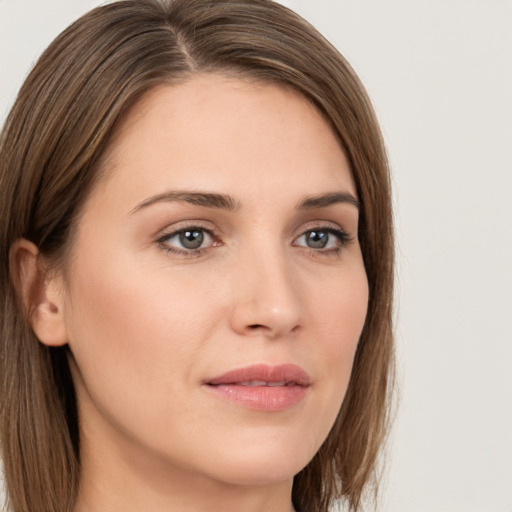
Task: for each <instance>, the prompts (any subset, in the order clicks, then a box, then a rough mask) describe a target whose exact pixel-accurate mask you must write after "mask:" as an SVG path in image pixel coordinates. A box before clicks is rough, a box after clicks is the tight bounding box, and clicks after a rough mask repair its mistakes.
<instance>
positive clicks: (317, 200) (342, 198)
mask: <svg viewBox="0 0 512 512" xmlns="http://www.w3.org/2000/svg"><path fill="white" fill-rule="evenodd" d="M337 203H347V204H351V205H352V206H355V207H356V208H357V209H358V210H360V209H361V203H360V202H359V201H358V200H357V199H356V198H355V197H354V196H353V195H352V194H350V193H348V192H331V193H328V194H321V195H318V196H312V197H306V198H305V199H303V200H302V201H301V202H300V203H299V204H298V206H297V209H298V210H314V209H316V208H327V207H328V206H331V205H333V204H337Z"/></svg>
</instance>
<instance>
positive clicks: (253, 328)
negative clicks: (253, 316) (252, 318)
mask: <svg viewBox="0 0 512 512" xmlns="http://www.w3.org/2000/svg"><path fill="white" fill-rule="evenodd" d="M247 327H248V328H249V329H250V330H251V331H257V330H258V329H264V328H265V326H264V325H262V324H252V325H248V326H247Z"/></svg>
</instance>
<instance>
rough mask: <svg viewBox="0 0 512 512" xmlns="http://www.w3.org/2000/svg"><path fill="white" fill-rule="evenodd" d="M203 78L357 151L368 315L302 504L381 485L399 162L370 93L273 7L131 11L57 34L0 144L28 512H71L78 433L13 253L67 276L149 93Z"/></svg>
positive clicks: (4, 248) (1, 411)
mask: <svg viewBox="0 0 512 512" xmlns="http://www.w3.org/2000/svg"><path fill="white" fill-rule="evenodd" d="M198 73H224V74H226V73H227V74H233V75H237V76H242V77H247V78H249V79H253V80H256V81H262V82H265V83H274V84H281V85H283V86H285V87H291V88H293V89H295V90H296V91H298V92H299V93H301V94H302V95H303V96H304V97H305V98H307V99H308V100H309V101H310V102H311V103H313V104H314V105H315V106H316V107H317V108H318V110H319V111H320V112H321V113H322V114H323V116H324V117H325V119H326V120H327V121H328V122H329V124H330V125H331V126H332V128H333V130H334V132H335V133H336V135H337V137H338V138H339V142H340V144H341V146H342V147H343V149H344V151H345V152H346V155H347V157H348V160H349V162H350V166H351V171H352V174H353V177H354V180H355V184H356V188H357V193H358V197H359V199H360V202H361V212H360V224H359V226H360V227H359V239H360V244H361V249H362V254H363V259H364V264H365V268H366V272H367V276H368V282H369V306H368V314H367V318H366V323H365V326H364V329H363V333H362V335H361V338H360V341H359V345H358V349H357V353H356V357H355V361H354V367H353V371H352V375H351V379H350V383H349V386H348V391H347V394H346V397H345V400H344V402H343V405H342V407H341V410H340V412H339V414H338V417H337V419H336V422H335V424H334V426H333V428H332V430H331V432H330V433H329V436H328V437H327V440H326V441H325V443H324V444H323V445H322V447H321V448H320V450H319V452H318V453H317V454H316V455H315V457H314V458H313V460H312V461H311V462H310V463H309V464H308V465H307V466H306V467H305V468H304V469H303V470H302V471H301V472H300V473H299V474H298V475H297V476H296V477H295V480H294V485H293V502H294V504H295V506H296V507H297V509H298V510H301V511H307V512H326V511H327V510H328V508H329V506H330V505H331V504H332V503H333V501H334V500H336V499H340V498H341V499H343V500H345V501H346V503H348V505H349V508H350V509H351V510H356V509H357V508H358V507H359V505H360V502H361V498H362V496H363V491H364V489H365V488H367V487H371V485H368V484H369V483H371V482H372V476H373V475H374V471H375V467H376V461H377V458H378V453H379V448H380V446H381V444H382V441H383V439H384V438H385V435H386V432H387V427H388V419H389V398H390V394H391V393H390V392H391V388H392V375H393V372H392V370H393V340H392V323H391V320H392V318H391V317H392V295H393V230H392V215H391V199H390V183H389V172H388V165H387V160H386V154H385V150H384V146H383V143H382V137H381V134H380V131H379V128H378V124H377V121H376V118H375V115H374V112H373V109H372V107H371V104H370V101H369V100H368V97H367V95H366V93H365V91H364V88H363V86H362V85H361V83H360V81H359V80H358V78H357V77H356V75H355V73H354V72H353V71H352V69H351V68H350V66H349V65H348V63H347V62H346V61H345V60H344V58H343V57H342V56H341V55H340V54H339V53H338V52H337V51H336V49H335V48H333V47H332V46H331V45H330V44H329V43H328V42H327V41H326V40H325V39H324V38H323V37H322V36H320V34H318V32H317V31H316V30H315V29H313V28H312V27H311V26H310V25H309V24H308V23H307V22H305V21H304V20H303V19H301V18H300V17H299V16H298V15H296V14H294V13H293V12H291V11H290V10H288V9H286V8H285V7H283V6H281V5H279V4H276V3H273V2H271V1H270V0H215V1H212V0H175V1H173V0H160V1H158V0H126V1H118V2H113V3H110V4H107V5H104V6H102V7H98V8H96V9H94V10H92V11H91V12H90V13H88V14H86V15H85V16H83V17H82V18H80V19H79V20H78V21H76V22H75V23H73V24H72V25H71V26H70V27H69V28H68V29H66V30H65V31H64V32H63V33H62V34H61V35H59V36H58V37H57V39H56V40H55V41H54V42H53V43H52V44H51V45H50V46H49V48H48V49H47V50H46V51H45V52H44V54H43V55H42V56H41V58H40V59H39V61H38V62H37V64H36V65H35V67H34V69H33V70H32V72H31V73H30V74H29V76H28V78H27V79H26V81H25V83H24V85H23V86H22V88H21V90H20V92H19V95H18V97H17V99H16V102H15V104H14V106H13V108H12V110H11V112H10V114H9V116H8V118H7V121H6V123H5V126H4V129H3V131H2V134H1V136H0V251H1V252H0V289H1V290H2V293H1V295H0V296H1V299H0V301H1V302H0V311H1V315H2V316H1V335H0V336H1V338H0V343H1V345H0V400H1V402H0V442H1V450H2V453H3V462H4V466H5V480H6V484H7V493H8V498H9V501H10V504H11V507H12V509H13V511H14V512H27V511H32V512H35V511H44V512H60V511H63V512H69V511H71V510H72V508H73V505H74V502H75V499H76V493H77V489H78V482H79V478H80V436H79V425H78V414H77V406H76V399H75V393H74V387H73V381H72V379H71V376H70V372H69V367H68V363H67V357H66V350H67V349H66V348H49V347H46V346H44V345H43V344H42V343H40V342H39V341H38V340H37V339H36V337H35V335H34V333H33V331H32V330H31V328H30V324H29V322H28V319H27V313H26V311H24V310H23V308H22V307H21V305H20V301H19V299H18V298H17V296H16V292H15V289H14V286H13V283H12V279H11V277H10V267H9V250H10V247H11V246H12V244H13V242H14V241H15V240H17V239H19V238H26V239H28V240H30V241H32V242H33V243H35V244H36V245H37V246H38V248H39V250H40V251H41V253H42V254H44V255H45V256H46V257H47V259H49V260H50V261H53V262H55V264H56V265H58V264H61V263H62V262H63V261H64V260H65V256H66V249H67V248H68V247H69V244H70V238H71V234H72V229H73V227H74V223H75V221H76V218H77V214H78V213H79V211H80V207H81V205H82V204H83V202H84V199H85V198H86V196H87V194H88V192H89V191H90V189H91V187H92V186H93V185H94V183H95V180H96V179H97V176H98V172H99V167H100V166H99V165H98V163H99V161H100V157H101V156H102V154H103V152H104V150H105V148H106V147H107V146H108V143H109V140H110V138H111V136H112V133H113V131H114V129H115V127H116V125H117V122H118V120H119V119H120V118H121V117H122V116H123V115H124V114H126V113H127V111H128V110H129V109H130V107H131V106H132V105H133V104H134V102H135V101H136V100H137V99H138V98H139V97H140V96H141V95H142V94H143V93H145V92H147V91H148V90H149V89H151V88H153V87H155V86H157V85H160V84H163V83H167V84H172V83H178V82H181V81H184V80H187V79H189V78H191V77H192V76H194V75H195V74H198ZM312 172H313V171H312Z"/></svg>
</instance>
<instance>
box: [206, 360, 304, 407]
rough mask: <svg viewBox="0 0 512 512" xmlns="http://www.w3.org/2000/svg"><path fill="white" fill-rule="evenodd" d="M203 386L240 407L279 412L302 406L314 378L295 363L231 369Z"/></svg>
mask: <svg viewBox="0 0 512 512" xmlns="http://www.w3.org/2000/svg"><path fill="white" fill-rule="evenodd" d="M203 385H204V387H205V388H206V389H207V390H208V391H210V392H212V393H214V394H215V395H216V396H218V397H220V398H222V399H225V400H227V401H229V402H232V403H234V404H236V405H240V406H243V407H247V408H249V409H255V410H259V411H268V412H277V411H282V410H285V409H288V408H290V407H293V406H294V405H297V404H298V403H300V402H301V401H302V400H303V399H304V398H305V396H306V394H307V392H308V389H309V387H310V385H311V378H310V376H309V375H308V373H307V372H306V371H305V370H303V369H302V368H301V367H300V366H297V365H294V364H283V365H277V366H272V365H267V364H257V365H251V366H246V367H243V368H236V369H234V370H230V371H228V372H226V373H224V374H222V375H219V376H216V377H214V378H212V379H208V380H207V381H205V382H204V384H203Z"/></svg>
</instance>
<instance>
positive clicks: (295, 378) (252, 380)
mask: <svg viewBox="0 0 512 512" xmlns="http://www.w3.org/2000/svg"><path fill="white" fill-rule="evenodd" d="M262 383H263V384H262ZM269 383H274V384H278V385H282V386H286V385H288V386H290V385H297V386H309V385H310V383H311V378H310V376H309V375H308V373H307V372H306V371H305V370H303V369H302V368H301V367H300V366H297V365H295V364H281V365H275V366H274V365H268V364H255V365H251V366H245V367H242V368H236V369H234V370H230V371H228V372H226V373H223V374H222V375H219V376H217V377H213V378H212V379H208V380H207V381H206V382H205V384H209V385H211V386H219V385H221V384H234V385H243V384H246V385H248V384H252V385H253V386H257V385H265V384H269Z"/></svg>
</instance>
